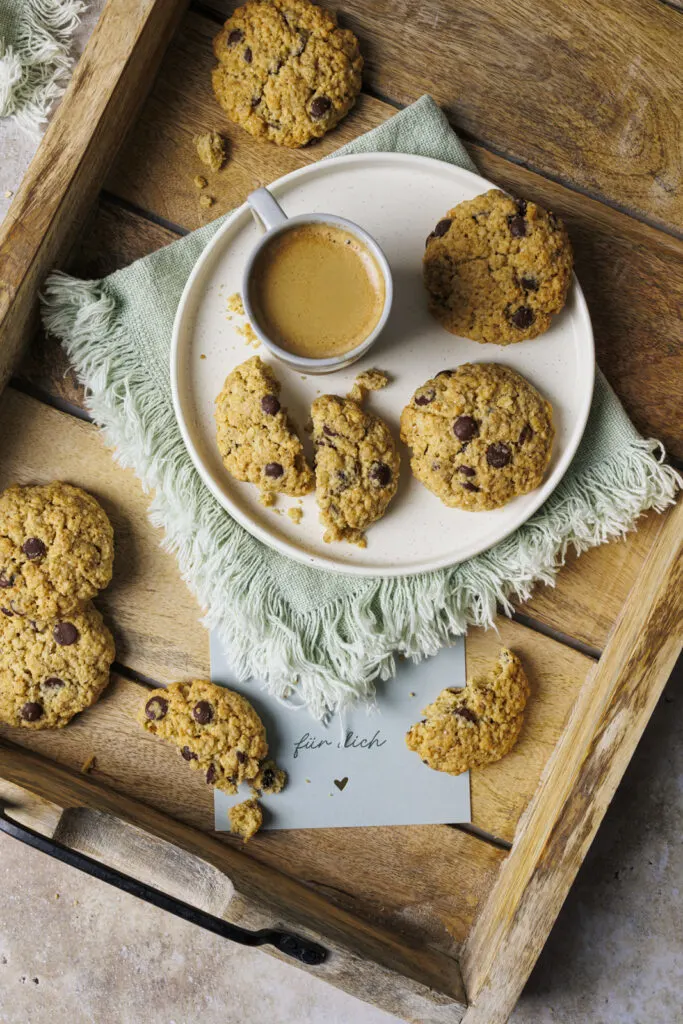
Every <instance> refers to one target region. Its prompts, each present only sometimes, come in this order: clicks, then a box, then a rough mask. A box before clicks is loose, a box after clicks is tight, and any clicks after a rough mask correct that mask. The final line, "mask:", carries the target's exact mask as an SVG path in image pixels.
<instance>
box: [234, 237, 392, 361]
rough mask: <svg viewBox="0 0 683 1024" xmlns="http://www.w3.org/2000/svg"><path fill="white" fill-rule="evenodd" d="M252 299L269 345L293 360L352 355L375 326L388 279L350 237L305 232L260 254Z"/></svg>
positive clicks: (276, 240) (281, 240) (280, 239)
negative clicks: (272, 344)
mask: <svg viewBox="0 0 683 1024" xmlns="http://www.w3.org/2000/svg"><path fill="white" fill-rule="evenodd" d="M250 299H251V304H252V307H253V310H254V313H255V315H256V319H257V321H258V324H259V326H260V328H261V330H262V331H264V333H265V334H266V335H267V336H268V337H269V338H270V339H271V341H274V342H275V344H276V345H279V346H280V348H283V349H286V350H287V352H291V353H292V354H293V355H297V356H306V357H308V358H311V359H323V358H325V357H326V356H336V355H342V354H343V353H344V352H350V351H351V349H354V348H356V347H357V346H358V345H360V344H361V342H363V341H364V340H365V339H366V338H367V337H368V335H369V334H370V333H371V332H372V331H373V330H374V328H375V327H376V326H377V323H378V321H379V319H380V317H381V315H382V310H383V309H384V299H385V288H384V277H383V274H382V271H381V269H380V267H379V265H378V263H377V261H376V259H375V257H374V256H373V254H372V253H371V252H370V251H369V249H368V248H367V247H366V246H365V245H363V243H362V242H361V241H359V239H357V238H356V236H355V235H353V234H351V232H349V231H346V230H345V229H344V228H341V227H337V226H336V225H334V224H323V223H321V224H301V225H296V226H294V227H292V228H290V229H289V230H288V231H285V232H284V233H283V234H280V235H277V236H276V237H275V238H274V239H273V240H272V241H271V242H270V244H269V245H266V246H265V247H264V249H263V251H262V252H261V253H260V254H259V257H258V259H257V261H256V263H255V265H254V268H253V271H252V275H251V285H250Z"/></svg>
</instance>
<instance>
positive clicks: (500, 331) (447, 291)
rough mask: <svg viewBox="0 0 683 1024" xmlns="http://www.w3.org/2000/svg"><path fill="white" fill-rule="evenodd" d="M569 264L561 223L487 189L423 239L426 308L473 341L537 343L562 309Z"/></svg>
mask: <svg viewBox="0 0 683 1024" xmlns="http://www.w3.org/2000/svg"><path fill="white" fill-rule="evenodd" d="M572 263H573V259H572V248H571V243H570V241H569V236H568V234H567V231H566V228H565V226H564V224H563V223H562V221H561V220H560V218H559V217H557V216H555V214H553V213H549V212H548V211H546V210H544V209H543V208H542V207H540V206H537V205H536V203H531V202H527V201H526V200H524V199H512V198H511V197H510V196H507V195H505V194H504V193H503V192H499V191H498V190H497V189H493V190H492V191H490V192H486V193H485V194H484V195H481V196H477V198H476V199H469V200H467V201H466V202H464V203H459V204H458V206H455V207H454V208H453V209H452V210H449V211H448V213H446V214H445V215H444V217H443V218H442V219H441V220H440V221H439V222H438V223H437V224H436V226H435V228H434V230H433V231H432V232H431V234H430V235H429V237H428V238H427V247H426V250H425V254H424V260H423V270H424V283H425V287H426V289H427V292H428V294H429V308H430V310H431V312H432V313H433V314H434V316H435V317H436V319H437V320H438V321H439V323H440V324H442V326H443V327H445V328H446V330H447V331H450V332H451V333H452V334H458V335H461V336H462V337H464V338H471V339H472V340H473V341H479V342H492V343H494V344H496V345H510V344H512V343H513V342H517V341H524V340H525V339H527V338H535V337H537V336H538V335H539V334H542V333H543V332H544V331H547V330H548V328H549V327H550V323H551V320H552V317H553V316H555V315H556V314H557V313H559V312H560V310H561V309H562V308H563V306H564V304H565V301H566V298H567V291H568V289H569V284H570V282H571V276H572Z"/></svg>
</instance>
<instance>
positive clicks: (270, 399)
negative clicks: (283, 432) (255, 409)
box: [261, 395, 280, 416]
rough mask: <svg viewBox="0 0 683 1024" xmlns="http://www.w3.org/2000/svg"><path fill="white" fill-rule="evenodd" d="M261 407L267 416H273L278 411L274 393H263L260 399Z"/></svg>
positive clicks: (278, 406)
mask: <svg viewBox="0 0 683 1024" xmlns="http://www.w3.org/2000/svg"><path fill="white" fill-rule="evenodd" d="M261 408H262V409H263V411H264V412H265V413H266V414H267V415H268V416H275V415H276V414H277V413H279V411H280V403H279V402H278V400H277V398H276V397H275V395H264V396H263V398H262V399H261Z"/></svg>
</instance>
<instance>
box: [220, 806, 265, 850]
mask: <svg viewBox="0 0 683 1024" xmlns="http://www.w3.org/2000/svg"><path fill="white" fill-rule="evenodd" d="M228 818H229V820H230V831H231V832H232V834H233V835H235V836H239V837H240V839H242V840H243V842H245V843H248V842H249V840H250V839H251V837H252V836H255V835H256V833H257V832H258V830H259V829H260V828H261V825H262V824H263V811H262V810H261V807H260V805H259V802H258V800H244V801H243V803H241V804H235V805H234V807H231V808H230V809H229V810H228Z"/></svg>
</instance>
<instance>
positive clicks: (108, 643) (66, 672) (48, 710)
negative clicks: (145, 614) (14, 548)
mask: <svg viewBox="0 0 683 1024" xmlns="http://www.w3.org/2000/svg"><path fill="white" fill-rule="evenodd" d="M113 660H114V641H113V639H112V636H111V633H110V632H109V630H108V629H107V627H106V626H105V625H104V622H103V621H102V616H101V615H100V613H99V612H98V611H97V609H96V608H95V607H94V606H93V605H92V604H90V603H88V604H86V605H85V607H83V608H82V609H78V610H77V611H75V612H71V613H69V616H68V618H65V619H59V620H57V621H51V622H45V621H43V620H37V619H29V618H27V617H26V616H23V615H13V614H12V613H10V614H7V611H6V610H5V612H4V614H0V721H1V722H5V723H7V724H8V725H15V726H23V727H25V728H28V729H61V728H62V727H63V726H65V725H66V724H67V722H69V721H70V720H71V719H72V718H73V716H74V715H76V714H78V712H79V711H83V710H84V709H85V708H88V707H90V705H91V704H94V703H95V701H96V700H97V699H98V697H99V696H100V694H101V693H102V691H103V690H104V688H105V686H106V685H107V683H108V682H109V668H110V666H111V663H112V662H113Z"/></svg>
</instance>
